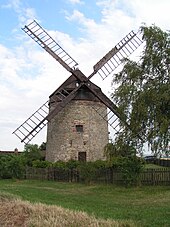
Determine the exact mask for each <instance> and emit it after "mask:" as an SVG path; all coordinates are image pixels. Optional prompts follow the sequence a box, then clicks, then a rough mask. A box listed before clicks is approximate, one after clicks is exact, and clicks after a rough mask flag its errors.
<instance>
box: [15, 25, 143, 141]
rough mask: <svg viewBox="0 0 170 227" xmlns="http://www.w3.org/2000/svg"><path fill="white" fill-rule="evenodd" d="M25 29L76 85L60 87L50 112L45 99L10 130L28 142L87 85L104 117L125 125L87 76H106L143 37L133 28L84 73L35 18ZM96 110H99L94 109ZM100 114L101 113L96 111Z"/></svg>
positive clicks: (135, 47) (109, 102)
mask: <svg viewBox="0 0 170 227" xmlns="http://www.w3.org/2000/svg"><path fill="white" fill-rule="evenodd" d="M23 30H24V32H25V33H26V34H28V35H29V36H30V37H31V38H32V39H33V40H34V41H35V42H37V43H38V44H39V45H40V46H41V47H42V48H43V49H45V50H46V51H47V52H48V53H49V54H50V55H51V56H52V57H53V58H54V59H55V60H56V61H58V62H59V63H60V64H61V65H62V66H63V67H64V68H65V69H66V70H68V71H69V72H71V73H72V75H74V76H75V78H76V80H77V82H78V86H76V87H75V88H74V90H72V91H71V92H68V91H66V90H64V87H62V86H61V87H60V88H59V90H58V92H57V93H56V96H57V97H55V98H54V100H52V101H54V102H56V100H59V101H58V102H56V105H55V108H54V109H53V110H52V111H51V112H50V113H49V106H48V102H46V103H44V104H43V105H42V106H41V107H40V108H39V109H38V110H37V111H36V112H35V113H34V114H32V115H31V117H29V118H28V119H27V120H26V121H25V122H24V123H23V124H22V125H21V126H19V127H18V128H17V129H16V130H15V131H14V132H13V133H14V134H15V135H16V136H17V137H18V138H19V139H20V140H21V142H24V143H25V144H27V143H29V142H30V141H31V139H32V138H34V137H35V136H36V135H37V134H38V133H39V132H40V131H41V129H42V128H44V127H45V126H46V125H47V123H48V121H50V120H51V119H52V118H53V117H54V116H56V114H57V113H58V112H59V111H61V110H62V108H64V107H65V106H66V105H67V104H68V103H69V102H70V101H71V100H72V99H73V98H74V97H75V96H76V92H77V91H78V90H79V89H80V88H81V86H87V88H89V89H90V91H91V92H92V93H93V94H94V96H96V97H97V98H98V99H99V100H100V101H101V102H102V103H103V104H105V105H106V106H107V107H108V108H109V109H110V112H108V116H102V115H101V116H102V117H103V118H104V119H106V118H108V119H109V120H110V122H111V123H110V125H112V126H113V127H114V129H115V130H118V128H117V127H119V121H118V120H119V119H120V120H121V121H123V122H124V124H125V125H127V123H126V121H125V119H124V118H123V117H122V116H121V115H120V114H119V111H118V108H117V107H116V105H114V103H113V102H112V101H111V100H110V99H109V98H107V96H105V95H104V94H103V93H102V92H99V93H97V92H95V91H94V90H93V89H92V88H91V85H92V82H91V81H89V79H90V78H91V77H92V76H93V75H95V74H96V73H98V74H99V75H100V76H101V77H102V78H103V79H105V78H106V77H107V76H108V75H109V74H110V73H112V72H113V71H114V70H115V69H116V68H117V67H118V66H119V65H120V64H121V62H122V60H123V59H124V58H125V57H128V56H129V55H130V54H131V53H133V52H134V51H135V50H136V49H137V48H138V46H140V45H141V43H142V40H141V39H140V38H139V37H138V35H137V34H136V33H134V32H133V31H132V32H130V33H129V34H128V35H127V36H126V37H125V38H123V39H122V40H121V41H120V42H119V43H118V44H117V45H116V46H115V47H114V48H113V49H112V50H111V51H109V52H108V53H107V54H106V55H105V56H104V57H103V58H102V59H101V60H100V61H99V62H98V63H97V64H96V65H95V66H94V72H93V73H92V74H91V75H90V76H89V77H86V76H85V75H84V74H83V73H82V72H81V71H80V70H76V69H75V66H76V65H77V62H76V61H75V60H74V59H73V58H72V57H71V56H70V55H69V54H68V53H67V52H66V51H64V50H63V48H62V47H61V46H60V45H59V44H58V43H56V42H55V40H54V39H53V38H52V37H51V36H50V35H49V34H48V33H47V32H46V31H45V30H44V29H43V28H42V27H41V26H40V25H39V24H38V23H37V22H36V21H33V22H32V23H30V24H29V25H27V26H25V27H24V28H23ZM97 112H98V113H99V112H100V111H99V110H97ZM99 114H100V113H99Z"/></svg>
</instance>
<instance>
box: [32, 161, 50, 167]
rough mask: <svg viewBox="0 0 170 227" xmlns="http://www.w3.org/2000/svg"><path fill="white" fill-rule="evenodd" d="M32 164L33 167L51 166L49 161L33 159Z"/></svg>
mask: <svg viewBox="0 0 170 227" xmlns="http://www.w3.org/2000/svg"><path fill="white" fill-rule="evenodd" d="M32 166H33V167H35V168H48V167H51V166H52V163H51V162H49V161H43V160H35V161H33V162H32Z"/></svg>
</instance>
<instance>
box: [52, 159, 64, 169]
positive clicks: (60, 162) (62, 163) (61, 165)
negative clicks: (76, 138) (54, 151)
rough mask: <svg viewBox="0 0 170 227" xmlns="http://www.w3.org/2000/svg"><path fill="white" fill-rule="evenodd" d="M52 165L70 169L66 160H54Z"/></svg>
mask: <svg viewBox="0 0 170 227" xmlns="http://www.w3.org/2000/svg"><path fill="white" fill-rule="evenodd" d="M52 167H54V168H58V169H61V170H67V169H68V167H67V163H66V162H64V161H57V162H54V163H52Z"/></svg>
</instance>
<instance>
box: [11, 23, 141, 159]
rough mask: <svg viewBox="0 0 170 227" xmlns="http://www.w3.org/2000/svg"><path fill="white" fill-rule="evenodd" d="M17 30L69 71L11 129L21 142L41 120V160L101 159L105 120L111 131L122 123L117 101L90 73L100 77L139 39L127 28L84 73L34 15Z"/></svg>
mask: <svg viewBox="0 0 170 227" xmlns="http://www.w3.org/2000/svg"><path fill="white" fill-rule="evenodd" d="M23 30H24V31H25V33H27V34H28V35H29V36H30V37H31V38H32V39H33V40H34V41H35V42H37V43H38V44H39V45H40V46H41V47H42V48H43V49H45V50H46V51H47V52H48V53H49V54H50V55H51V56H52V57H53V58H54V59H55V60H56V61H58V62H59V63H60V64H61V65H62V66H63V67H64V68H65V69H66V70H67V71H69V72H70V73H71V75H70V77H69V78H68V79H67V80H66V81H65V82H64V83H63V84H62V85H61V86H60V87H59V88H58V89H57V90H55V91H54V92H53V93H52V94H51V95H50V97H49V100H48V101H47V102H46V103H44V104H43V105H42V106H41V107H40V108H39V109H38V110H37V111H36V112H35V113H33V114H32V115H31V116H30V117H29V118H28V119H27V120H26V121H25V122H24V123H23V124H22V125H20V126H19V127H18V128H17V129H16V130H15V131H14V132H13V133H14V134H15V135H16V136H17V137H18V138H19V139H20V140H21V142H24V143H25V144H27V143H29V142H30V141H31V139H32V138H33V137H35V136H36V135H37V134H38V132H39V131H40V130H41V129H42V128H44V127H45V126H46V125H47V150H46V160H49V161H52V162H55V161H57V160H64V161H67V160H69V159H74V160H81V161H86V160H87V161H94V160H98V159H103V148H104V146H105V145H106V144H107V143H108V124H109V125H110V126H111V127H112V128H113V129H114V132H116V131H118V130H120V123H121V126H122V125H125V126H127V125H128V124H127V122H125V121H124V120H123V119H124V118H123V117H122V116H121V114H120V113H119V109H118V108H117V106H116V105H115V104H114V103H113V102H112V101H111V100H110V99H109V98H108V97H107V96H106V95H105V94H104V93H103V92H102V90H101V88H100V87H98V86H97V85H95V84H94V83H92V82H91V81H90V79H91V78H92V77H93V76H94V75H95V74H98V75H99V76H101V77H102V79H105V78H106V77H107V76H109V75H110V74H111V73H112V72H113V71H114V70H115V69H116V68H117V67H118V66H119V65H120V64H121V61H122V60H123V58H125V57H128V56H129V55H130V54H131V53H133V52H134V51H135V50H136V49H137V48H138V47H139V46H140V45H141V44H142V40H141V39H140V38H139V36H138V34H136V33H134V32H133V31H131V32H130V33H129V34H128V35H127V36H126V37H124V38H123V39H122V40H121V41H120V42H119V43H118V44H117V45H116V46H115V47H114V48H113V49H111V50H110V51H109V52H108V53H107V54H106V55H105V56H104V57H103V58H102V59H101V60H100V61H99V62H98V63H97V64H96V65H94V67H93V69H94V70H93V72H92V73H91V75H89V76H88V77H86V76H85V75H84V74H83V73H82V72H81V71H80V70H79V69H76V66H77V65H78V64H77V62H76V61H75V60H74V59H73V58H72V57H71V56H70V55H69V54H68V53H67V52H65V51H64V50H63V48H62V47H61V46H60V45H59V44H58V43H56V42H55V40H54V39H53V38H52V37H51V36H50V35H49V34H48V33H47V32H46V31H45V30H44V29H43V28H42V27H41V26H40V25H39V24H38V23H37V22H36V21H33V22H32V23H30V24H29V25H28V26H25V27H24V28H23Z"/></svg>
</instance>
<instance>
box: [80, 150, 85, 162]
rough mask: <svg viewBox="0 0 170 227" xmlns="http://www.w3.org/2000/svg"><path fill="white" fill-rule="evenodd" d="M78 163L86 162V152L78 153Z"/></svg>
mask: <svg viewBox="0 0 170 227" xmlns="http://www.w3.org/2000/svg"><path fill="white" fill-rule="evenodd" d="M78 161H80V162H86V152H78Z"/></svg>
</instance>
